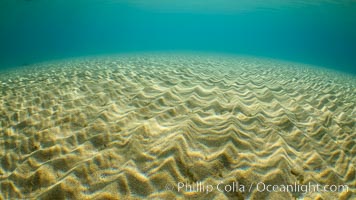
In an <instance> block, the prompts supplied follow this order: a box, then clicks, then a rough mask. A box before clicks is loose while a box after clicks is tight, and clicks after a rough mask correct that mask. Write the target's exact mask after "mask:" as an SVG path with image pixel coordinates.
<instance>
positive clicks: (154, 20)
mask: <svg viewBox="0 0 356 200" xmlns="http://www.w3.org/2000/svg"><path fill="white" fill-rule="evenodd" d="M167 2H169V3H167ZM251 2H252V1H248V0H242V1H235V0H220V1H219V0H206V1H203V0H190V1H188V0H180V1H179V0H172V1H164V0H131V1H129V0H76V1H69V0H51V1H48V0H1V1H0V68H1V67H11V66H16V65H27V64H31V63H33V62H39V61H44V60H52V59H57V58H66V57H76V56H86V55H93V54H109V53H120V52H136V51H202V52H206V51H207V52H223V53H224V52H226V53H233V54H247V55H252V56H262V57H272V58H277V59H283V60H290V61H297V62H302V63H310V64H315V65H319V66H325V67H329V68H334V69H338V70H342V71H345V72H347V73H353V74H356V59H355V58H356V12H355V10H356V1H352V0H350V1H346V0H345V1H331V0H330V1H321V0H320V1H319V0H316V1H302V0H294V1H282V0H266V1H262V0H259V1H253V3H251Z"/></svg>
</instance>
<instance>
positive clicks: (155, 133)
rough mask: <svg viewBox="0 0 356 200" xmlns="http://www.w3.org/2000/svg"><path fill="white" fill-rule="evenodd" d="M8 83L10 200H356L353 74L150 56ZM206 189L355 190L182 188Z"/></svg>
mask: <svg viewBox="0 0 356 200" xmlns="http://www.w3.org/2000/svg"><path fill="white" fill-rule="evenodd" d="M0 77H1V78H0V80H1V82H0V92H1V96H0V122H1V124H0V134H1V135H0V163H1V165H0V189H1V192H0V199H136V198H137V199H141V198H147V199H174V198H181V199H183V198H192V199H193V198H196V199H213V198H215V199H294V198H305V199H338V198H339V199H356V191H355V185H356V175H355V173H356V172H355V168H356V167H355V166H356V125H355V122H356V121H355V120H356V108H355V103H356V101H355V100H356V78H355V77H354V76H347V75H343V74H338V73H335V72H333V71H327V70H323V69H317V68H310V67H308V66H302V65H298V64H293V63H283V62H277V61H271V60H258V59H253V58H237V57H236V58H232V57H222V56H189V55H170V56H162V55H156V56H148V55H146V56H123V57H117V58H90V59H78V60H72V61H61V62H57V63H47V64H41V65H35V66H30V67H27V68H23V69H18V70H17V71H8V72H2V73H1V75H0ZM197 181H198V182H199V181H201V182H202V184H211V185H217V184H219V183H220V182H222V183H223V184H224V185H227V184H230V183H233V182H238V183H240V184H243V185H249V184H251V183H257V182H264V183H268V184H279V185H280V184H293V183H295V182H297V183H299V184H308V183H309V182H310V183H313V184H316V183H318V184H347V185H349V186H350V189H349V191H347V192H346V191H344V192H326V193H322V192H320V193H316V192H312V193H308V194H303V193H288V192H272V193H268V192H258V191H256V190H252V191H250V192H249V191H245V192H226V191H225V192H220V191H217V190H216V189H215V190H214V191H212V192H210V193H208V194H206V193H205V192H199V191H177V190H178V188H177V183H178V182H184V183H191V184H193V183H196V182H197ZM167 186H169V187H170V188H168V189H170V190H167Z"/></svg>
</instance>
